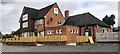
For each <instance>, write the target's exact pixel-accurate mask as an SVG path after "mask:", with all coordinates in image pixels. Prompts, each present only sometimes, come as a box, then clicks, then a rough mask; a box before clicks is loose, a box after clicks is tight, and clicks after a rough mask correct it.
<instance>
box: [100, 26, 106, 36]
mask: <svg viewBox="0 0 120 54" xmlns="http://www.w3.org/2000/svg"><path fill="white" fill-rule="evenodd" d="M106 32H107V29H106V28H101V36H102V37H106Z"/></svg>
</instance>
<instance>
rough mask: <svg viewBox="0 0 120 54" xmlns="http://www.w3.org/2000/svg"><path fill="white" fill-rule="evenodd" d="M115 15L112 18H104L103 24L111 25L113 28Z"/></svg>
mask: <svg viewBox="0 0 120 54" xmlns="http://www.w3.org/2000/svg"><path fill="white" fill-rule="evenodd" d="M114 20H115V15H113V14H112V15H111V16H110V17H108V16H107V15H106V16H105V17H104V18H103V22H105V23H106V24H108V25H110V26H112V27H113V25H114V24H115V21H114Z"/></svg>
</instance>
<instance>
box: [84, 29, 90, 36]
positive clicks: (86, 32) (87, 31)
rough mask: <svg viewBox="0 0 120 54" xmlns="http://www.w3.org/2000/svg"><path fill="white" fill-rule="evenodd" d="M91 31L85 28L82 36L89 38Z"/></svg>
mask: <svg viewBox="0 0 120 54" xmlns="http://www.w3.org/2000/svg"><path fill="white" fill-rule="evenodd" d="M91 35H92V34H91V29H90V28H86V29H84V36H91Z"/></svg>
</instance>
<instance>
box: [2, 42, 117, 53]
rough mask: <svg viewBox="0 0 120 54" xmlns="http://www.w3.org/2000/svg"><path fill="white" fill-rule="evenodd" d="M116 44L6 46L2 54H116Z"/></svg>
mask: <svg viewBox="0 0 120 54" xmlns="http://www.w3.org/2000/svg"><path fill="white" fill-rule="evenodd" d="M118 45H119V44H118V43H95V44H92V45H91V44H85V45H80V46H45V45H43V46H7V45H2V52H118Z"/></svg>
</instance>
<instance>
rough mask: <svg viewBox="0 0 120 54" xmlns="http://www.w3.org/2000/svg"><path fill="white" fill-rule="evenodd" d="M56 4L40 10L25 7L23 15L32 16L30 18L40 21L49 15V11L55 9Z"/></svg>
mask: <svg viewBox="0 0 120 54" xmlns="http://www.w3.org/2000/svg"><path fill="white" fill-rule="evenodd" d="M54 4H55V3H54ZM54 4H51V5H49V6H47V7H44V8H42V9H40V10H37V9H34V8H30V7H24V9H23V12H24V13H22V14H26V13H27V14H29V15H30V17H31V18H32V19H40V18H43V17H44V16H45V15H46V14H47V13H48V11H49V10H50V9H51V8H52V7H53V5H54Z"/></svg>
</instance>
